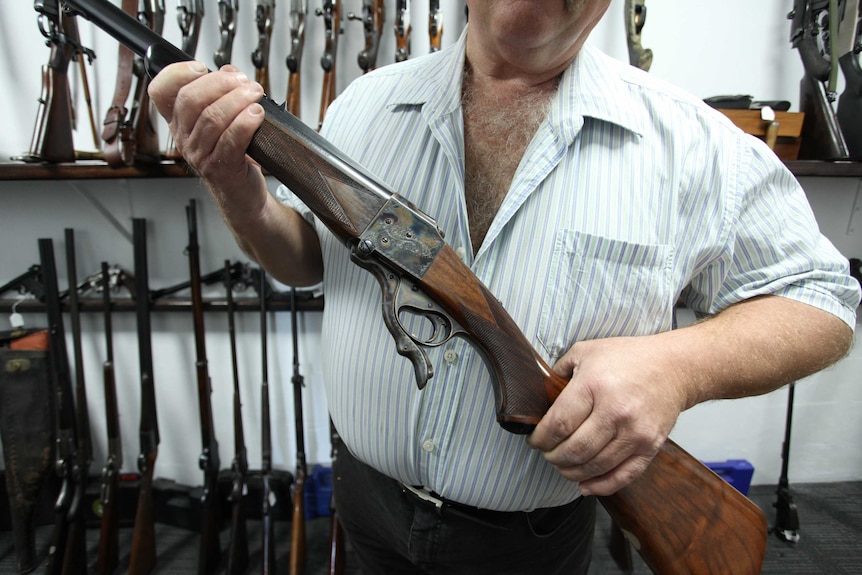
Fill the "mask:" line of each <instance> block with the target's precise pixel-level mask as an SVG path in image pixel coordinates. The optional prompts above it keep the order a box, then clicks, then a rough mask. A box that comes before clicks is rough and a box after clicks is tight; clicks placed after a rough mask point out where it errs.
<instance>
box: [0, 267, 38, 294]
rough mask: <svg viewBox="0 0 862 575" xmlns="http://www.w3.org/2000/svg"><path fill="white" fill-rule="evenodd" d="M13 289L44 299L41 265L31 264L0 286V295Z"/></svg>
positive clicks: (19, 292)
mask: <svg viewBox="0 0 862 575" xmlns="http://www.w3.org/2000/svg"><path fill="white" fill-rule="evenodd" d="M7 291H14V292H16V293H18V294H20V295H24V294H28V293H29V294H32V295H34V296H35V297H36V299H38V300H39V301H45V287H44V284H43V282H42V266H40V265H39V264H33V265H32V266H30V267H29V268H27V271H26V272H24V273H23V274H21V275H19V276H17V277H15V278H13V279H11V280H9V281H8V282H6V283H5V284H3V285H2V286H0V295H3V294H4V293H6V292H7Z"/></svg>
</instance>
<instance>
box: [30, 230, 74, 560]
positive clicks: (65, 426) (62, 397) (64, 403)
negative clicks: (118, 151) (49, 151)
mask: <svg viewBox="0 0 862 575" xmlns="http://www.w3.org/2000/svg"><path fill="white" fill-rule="evenodd" d="M39 260H40V264H41V268H42V278H43V281H44V286H45V310H46V312H47V315H48V330H49V349H50V354H49V361H50V362H51V363H50V365H51V383H52V386H53V388H54V393H55V394H56V398H57V419H56V429H57V433H56V442H57V443H56V459H55V470H56V472H57V475H58V476H59V478H60V492H59V494H58V495H57V499H56V501H55V503H54V515H55V518H54V527H53V528H52V530H51V538H50V540H49V541H50V544H49V546H48V562H47V567H46V569H45V574H46V575H55V574H60V573H63V572H64V571H63V568H64V561H65V557H66V550H67V547H68V546H69V543H70V541H69V539H70V537H69V535H70V533H69V532H70V525H69V520H68V519H69V511H70V509H71V508H72V500H73V498H74V497H75V495H76V491H77V489H76V477H75V471H74V466H75V465H76V461H77V444H78V438H77V429H76V425H75V423H76V422H75V403H74V399H73V391H72V381H71V380H72V376H71V373H70V372H69V356H68V352H67V350H66V336H65V329H64V327H63V309H62V304H61V303H60V293H59V289H58V286H57V264H56V260H55V259H54V242H53V240H51V239H50V238H43V239H40V240H39Z"/></svg>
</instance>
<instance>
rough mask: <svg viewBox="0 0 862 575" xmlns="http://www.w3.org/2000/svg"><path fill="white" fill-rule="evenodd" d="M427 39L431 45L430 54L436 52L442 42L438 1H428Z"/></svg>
mask: <svg viewBox="0 0 862 575" xmlns="http://www.w3.org/2000/svg"><path fill="white" fill-rule="evenodd" d="M428 39H429V41H430V43H431V52H438V51H439V50H440V46H441V43H442V40H443V18H441V16H440V0H429V2H428Z"/></svg>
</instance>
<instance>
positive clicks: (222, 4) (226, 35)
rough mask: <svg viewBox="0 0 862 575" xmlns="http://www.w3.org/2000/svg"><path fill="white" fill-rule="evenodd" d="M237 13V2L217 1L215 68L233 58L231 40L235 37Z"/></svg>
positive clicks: (229, 0) (235, 0)
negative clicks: (217, 30)
mask: <svg viewBox="0 0 862 575" xmlns="http://www.w3.org/2000/svg"><path fill="white" fill-rule="evenodd" d="M238 12H239V0H219V2H218V29H219V38H220V41H219V45H218V48H217V49H216V51H215V53H214V54H213V60H214V61H215V64H216V67H218V68H221V67H222V66H224V65H225V64H230V59H231V57H232V56H233V39H234V37H235V36H236V15H237V13H238Z"/></svg>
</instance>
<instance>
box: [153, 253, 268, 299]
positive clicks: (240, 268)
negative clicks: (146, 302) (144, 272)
mask: <svg viewBox="0 0 862 575" xmlns="http://www.w3.org/2000/svg"><path fill="white" fill-rule="evenodd" d="M251 281H253V278H252V272H250V271H249V270H248V266H247V265H245V264H242V263H240V262H234V263H232V264H230V266H229V267H227V268H224V267H221V268H219V269H217V270H213V271H211V272H210V273H208V274H205V275H202V276H201V277H200V284H201V285H202V286H203V285H212V284H215V283H218V282H223V283H225V284H228V283H229V284H232V285H233V287H235V288H237V289H238V290H240V291H241V290H244V289H245V288H247V287H249V286H250V285H251V283H250V282H251ZM193 283H194V282H193V281H191V280H184V281H181V282H180V283H178V284H176V285H172V286H168V287H166V288H161V289H157V290H153V291H152V292H151V296H150V297H152V299H153V301H155V300H159V299H162V298H163V297H165V296H168V295H171V294H175V293H177V292H180V291H183V290H184V289H188V288H190V287H191V286H192V285H193Z"/></svg>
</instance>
